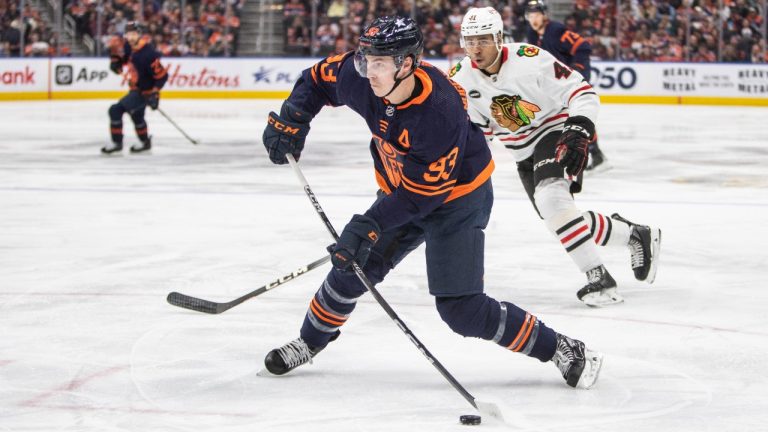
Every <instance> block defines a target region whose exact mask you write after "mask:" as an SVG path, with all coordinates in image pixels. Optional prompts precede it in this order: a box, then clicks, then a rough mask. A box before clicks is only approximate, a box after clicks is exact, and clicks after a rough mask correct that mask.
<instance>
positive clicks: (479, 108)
mask: <svg viewBox="0 0 768 432" xmlns="http://www.w3.org/2000/svg"><path fill="white" fill-rule="evenodd" d="M500 61H501V62H502V64H501V69H500V70H499V72H498V73H497V74H495V75H490V76H489V75H487V74H486V73H484V72H483V71H481V70H480V69H478V68H477V66H476V65H475V64H474V62H472V60H471V59H470V58H469V57H464V59H463V60H461V62H459V63H457V64H456V65H455V66H454V67H453V68H452V69H451V71H450V73H449V75H450V77H451V79H453V80H454V81H456V82H457V83H459V84H460V85H461V86H462V87H464V90H466V92H467V101H468V103H469V107H468V111H469V116H470V118H471V119H472V122H474V123H476V124H477V125H478V126H480V128H481V129H482V130H483V133H484V134H485V137H486V139H487V140H488V142H489V143H490V141H491V140H492V139H493V137H494V136H495V137H496V139H498V140H499V141H501V143H502V144H504V146H505V147H506V148H508V149H511V150H512V152H513V154H514V157H515V159H516V160H517V161H518V162H519V161H522V160H525V159H527V158H528V157H530V156H531V155H532V154H533V149H534V148H535V147H536V144H537V143H538V142H539V141H540V140H541V138H543V137H544V136H545V135H547V134H548V133H550V132H553V131H557V130H562V128H563V124H564V123H565V121H566V120H567V119H568V116H569V115H571V116H584V117H587V118H588V119H590V120H591V121H592V122H593V123H595V121H596V120H597V112H598V109H599V107H600V100H599V98H598V96H597V94H596V93H595V91H594V89H593V88H592V86H591V85H590V84H589V83H588V82H587V81H586V80H585V79H584V77H583V76H581V74H580V73H578V72H576V71H574V70H573V69H571V68H569V67H568V66H566V65H564V64H562V63H560V62H559V61H557V59H555V57H553V56H552V55H551V54H549V53H548V52H546V51H544V50H542V49H541V48H538V47H536V46H533V45H528V44H522V43H511V44H505V45H504V46H503V47H502V53H501V60H500Z"/></svg>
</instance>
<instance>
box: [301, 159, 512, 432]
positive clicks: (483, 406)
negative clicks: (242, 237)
mask: <svg viewBox="0 0 768 432" xmlns="http://www.w3.org/2000/svg"><path fill="white" fill-rule="evenodd" d="M286 157H287V158H288V163H290V164H291V168H293V171H294V172H295V173H296V177H298V178H299V182H300V183H301V185H302V187H303V188H304V193H306V195H307V198H309V201H310V202H311V203H312V206H313V207H314V208H315V212H317V215H318V216H320V219H321V220H322V221H323V223H324V224H325V227H326V228H328V232H329V233H330V234H331V237H333V239H334V241H339V235H338V233H336V230H335V229H334V228H333V224H331V221H330V220H329V219H328V216H327V215H326V214H325V212H324V211H323V208H322V207H321V206H320V202H318V201H317V197H315V193H314V192H312V188H311V187H310V186H309V183H308V182H307V179H306V178H305V177H304V174H303V173H302V172H301V168H299V164H298V163H296V159H294V158H293V155H291V154H290V153H289V154H287V155H286ZM352 268H353V269H354V271H355V275H357V278H358V279H360V282H362V283H363V285H364V286H365V288H366V289H367V290H368V291H369V292H370V293H371V295H373V298H374V299H376V302H377V303H379V305H380V306H381V307H382V308H383V309H384V311H385V312H386V313H387V315H389V317H390V318H391V319H392V321H394V322H395V324H397V326H398V327H399V328H400V330H402V331H403V333H405V335H406V336H408V339H410V341H411V342H412V343H413V344H414V345H415V346H416V348H417V349H418V350H419V351H421V354H423V355H424V357H426V358H427V361H429V362H430V363H432V366H434V367H435V369H437V370H438V372H440V374H441V375H443V378H445V379H446V380H448V382H449V383H450V384H451V385H452V386H453V388H454V389H456V391H458V392H459V393H460V394H461V396H462V397H464V399H466V401H467V402H469V404H470V405H472V406H473V407H474V408H475V409H476V410H478V411H479V412H480V413H481V414H486V415H489V416H491V417H494V418H496V419H498V420H500V421H504V417H503V416H502V414H501V410H500V409H499V407H498V406H496V404H493V403H490V402H483V401H478V400H477V399H475V397H474V396H472V395H471V394H470V393H469V392H468V391H467V389H465V388H464V386H462V385H461V383H459V382H458V381H457V380H456V378H454V377H453V375H451V373H450V372H448V370H447V369H446V368H445V367H444V366H443V365H442V364H441V363H440V362H439V361H438V360H437V358H436V357H435V356H433V355H432V353H431V352H429V350H428V349H427V347H426V346H424V344H423V343H421V341H420V340H419V339H418V338H417V337H416V335H415V334H413V332H412V331H411V330H410V329H409V328H408V326H406V325H405V323H404V322H403V320H401V319H400V317H398V316H397V313H396V312H395V310H394V309H392V307H391V306H390V305H389V303H387V301H386V300H385V299H384V297H382V295H381V294H380V293H379V291H378V290H377V289H376V288H375V287H374V286H373V283H371V281H370V280H369V279H368V277H367V276H366V275H365V273H363V269H362V268H360V266H359V265H358V264H357V262H355V261H353V262H352Z"/></svg>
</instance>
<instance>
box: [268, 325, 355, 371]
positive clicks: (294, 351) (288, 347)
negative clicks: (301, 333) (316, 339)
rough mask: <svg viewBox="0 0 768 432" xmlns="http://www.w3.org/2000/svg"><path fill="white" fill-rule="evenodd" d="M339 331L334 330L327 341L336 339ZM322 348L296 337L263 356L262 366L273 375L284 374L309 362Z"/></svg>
mask: <svg viewBox="0 0 768 432" xmlns="http://www.w3.org/2000/svg"><path fill="white" fill-rule="evenodd" d="M340 333H341V332H336V334H335V335H333V337H331V340H330V341H329V343H330V342H333V341H335V340H336V339H338V337H339V334H340ZM326 346H327V345H326ZM324 348H325V347H319V348H314V347H311V346H309V345H307V343H306V342H304V339H302V338H296V339H294V340H292V341H290V342H288V343H287V344H285V345H283V346H281V347H280V348H275V349H273V350H272V351H270V352H269V353H268V354H267V357H266V358H264V367H266V368H267V370H268V371H269V372H270V373H271V374H273V375H285V374H287V373H288V372H290V371H292V370H294V369H296V368H297V367H299V366H301V365H303V364H305V363H310V364H311V363H312V358H314V357H315V356H316V355H317V354H318V353H319V352H320V351H322V350H323V349H324Z"/></svg>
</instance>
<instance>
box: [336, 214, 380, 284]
mask: <svg viewBox="0 0 768 432" xmlns="http://www.w3.org/2000/svg"><path fill="white" fill-rule="evenodd" d="M380 233H381V229H380V228H379V224H378V223H376V221H375V220H373V219H372V218H369V217H368V216H363V215H354V216H352V220H351V221H349V223H348V224H347V226H345V227H344V230H343V231H342V232H341V235H340V236H339V241H338V243H335V244H332V245H330V246H328V251H329V252H330V253H331V263H332V264H333V266H334V267H336V268H337V269H339V270H341V271H347V270H349V268H350V267H351V266H352V262H353V261H356V262H357V264H358V265H360V267H363V266H364V265H365V263H366V262H367V261H368V255H370V253H371V248H372V247H373V245H375V244H376V242H377V241H378V240H379V234H380Z"/></svg>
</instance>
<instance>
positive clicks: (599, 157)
mask: <svg viewBox="0 0 768 432" xmlns="http://www.w3.org/2000/svg"><path fill="white" fill-rule="evenodd" d="M611 168H612V167H611V164H609V163H608V159H607V158H606V157H605V155H604V154H603V152H602V151H601V150H600V149H599V148H596V149H590V150H589V161H588V162H587V167H586V168H585V170H586V171H590V172H593V173H599V172H605V171H608V170H609V169H611Z"/></svg>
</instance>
